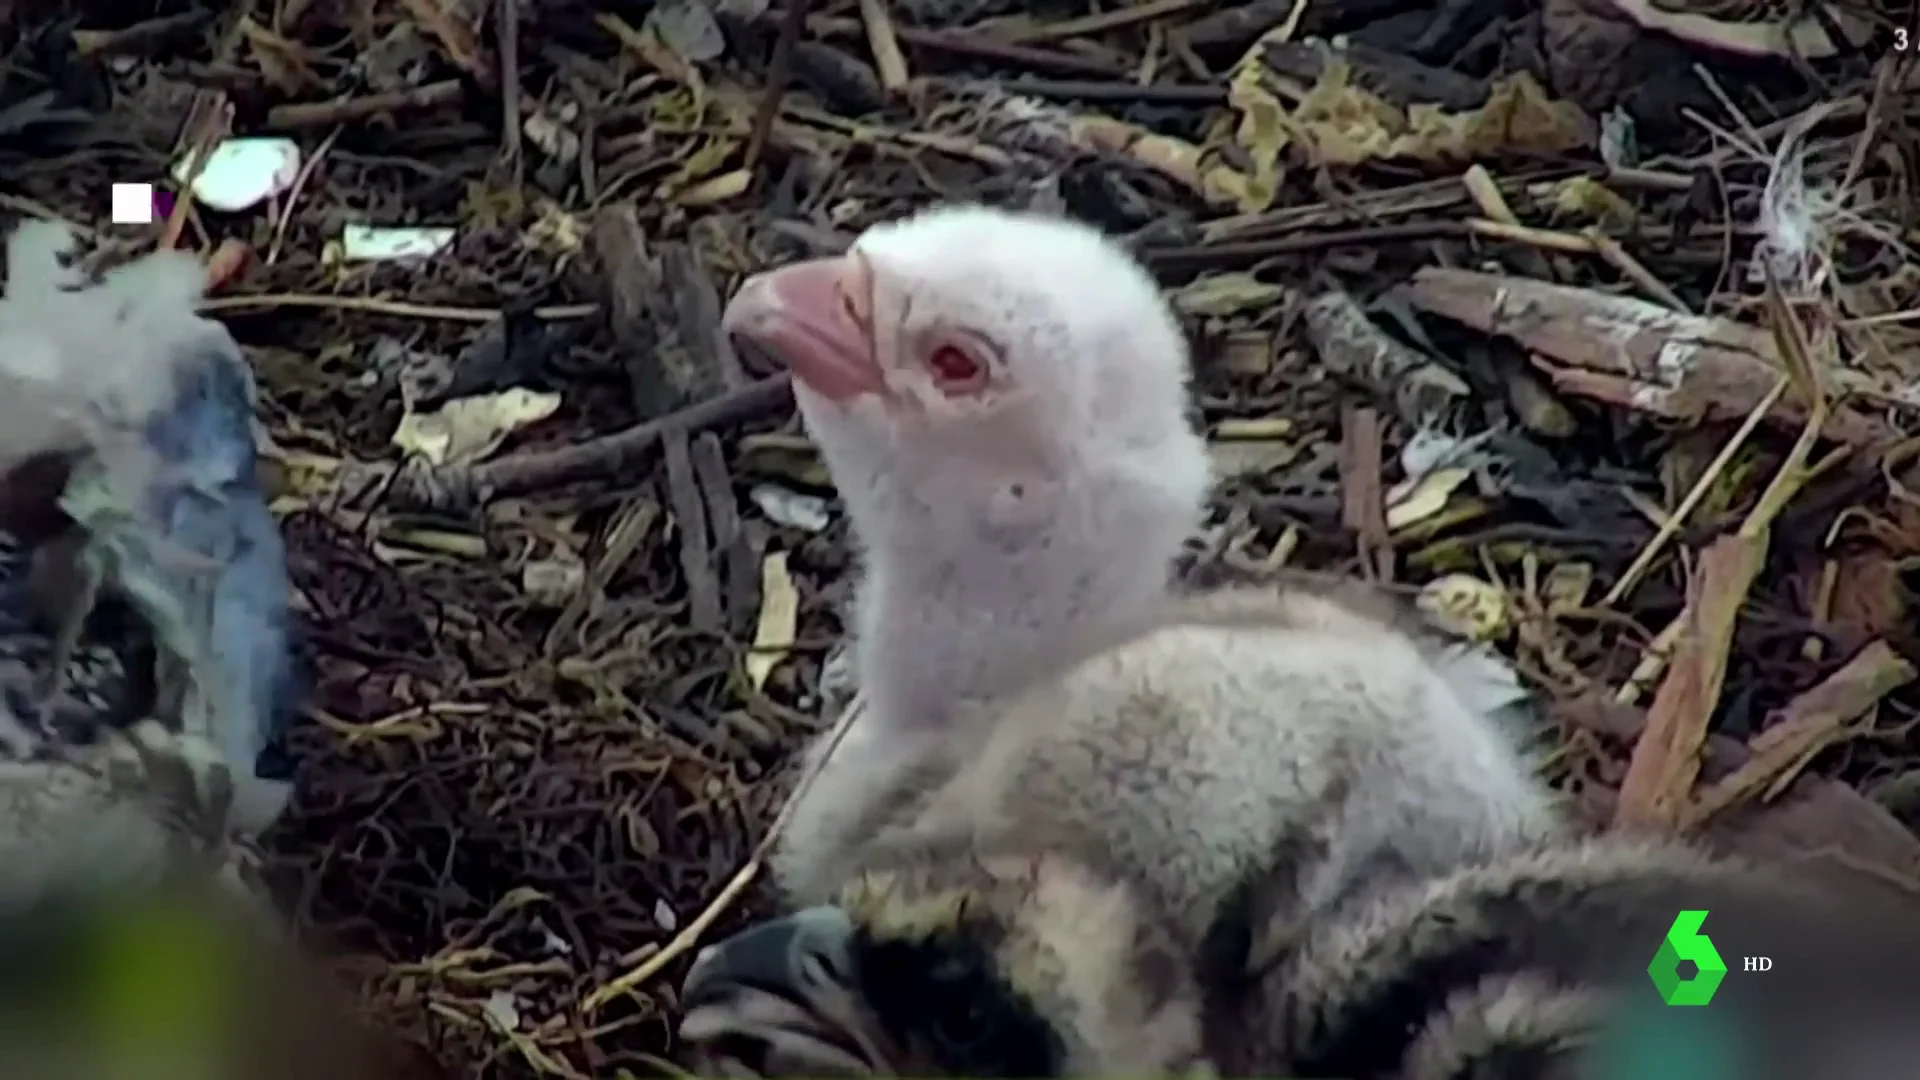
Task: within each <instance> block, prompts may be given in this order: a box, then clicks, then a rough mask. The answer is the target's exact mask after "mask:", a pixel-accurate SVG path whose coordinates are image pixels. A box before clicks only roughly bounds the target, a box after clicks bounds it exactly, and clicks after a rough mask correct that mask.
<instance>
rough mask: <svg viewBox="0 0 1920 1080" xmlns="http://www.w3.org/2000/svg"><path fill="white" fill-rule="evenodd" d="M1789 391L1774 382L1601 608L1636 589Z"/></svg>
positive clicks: (1622, 575) (1611, 591) (1609, 593)
mask: <svg viewBox="0 0 1920 1080" xmlns="http://www.w3.org/2000/svg"><path fill="white" fill-rule="evenodd" d="M1786 392H1787V380H1786V379H1785V378H1784V377H1783V378H1781V379H1780V380H1779V381H1778V382H1776V383H1774V384H1773V389H1772V390H1769V391H1767V396H1766V397H1763V398H1761V399H1760V401H1759V403H1758V404H1756V405H1755V406H1754V407H1753V408H1752V409H1750V410H1748V412H1747V418H1746V419H1745V420H1742V421H1741V422H1740V427H1739V428H1738V429H1737V430H1735V431H1734V433H1733V437H1732V438H1730V439H1728V440H1727V444H1726V445H1725V446H1722V447H1721V448H1720V452H1719V453H1718V454H1715V455H1714V456H1713V460H1712V461H1710V462H1708V463H1707V467H1706V469H1705V470H1704V471H1702V472H1701V474H1700V479H1698V480H1696V481H1694V484H1693V487H1692V488H1690V489H1689V490H1688V491H1687V494H1686V495H1685V496H1684V497H1683V498H1682V499H1681V500H1680V505H1679V506H1677V507H1675V508H1674V510H1673V513H1671V514H1668V515H1667V518H1666V520H1665V521H1663V522H1661V523H1660V530H1659V531H1658V532H1656V533H1654V534H1653V539H1651V540H1648V541H1647V546H1645V547H1643V548H1641V549H1640V554H1638V555H1636V556H1634V558H1633V562H1631V563H1629V564H1627V569H1626V570H1625V572H1623V573H1622V574H1621V575H1620V580H1618V581H1616V582H1614V583H1613V588H1611V589H1608V590H1607V595H1606V596H1604V597H1602V598H1601V600H1600V606H1601V607H1614V606H1616V605H1617V604H1619V603H1620V601H1621V599H1622V598H1623V597H1625V596H1626V595H1627V594H1628V593H1629V592H1632V591H1633V588H1634V586H1636V585H1638V584H1640V578H1641V577H1642V576H1643V575H1644V574H1646V572H1647V568H1648V567H1650V566H1652V565H1653V560H1654V559H1655V558H1656V557H1657V556H1658V555H1659V554H1660V551H1661V549H1663V548H1665V547H1666V546H1667V543H1668V542H1669V541H1671V540H1672V539H1673V538H1674V537H1675V536H1678V535H1679V534H1680V530H1681V529H1683V528H1685V527H1686V524H1687V518H1688V517H1690V516H1691V515H1692V514H1693V512H1694V510H1695V509H1696V508H1698V507H1699V505H1700V502H1701V500H1703V499H1705V498H1706V497H1707V492H1709V491H1711V490H1712V489H1713V485H1714V484H1715V483H1717V482H1718V481H1719V479H1720V477H1721V474H1723V473H1725V472H1726V469H1727V466H1728V465H1729V464H1732V462H1733V457H1734V455H1735V454H1737V453H1739V452H1740V448H1741V447H1742V446H1745V445H1746V444H1747V439H1748V437H1750V436H1751V435H1752V434H1753V432H1754V429H1755V428H1758V427H1759V426H1760V423H1761V421H1763V420H1765V419H1766V418H1767V414H1768V413H1769V412H1772V411H1773V407H1774V406H1775V405H1777V404H1779V403H1780V399H1781V398H1782V397H1784V396H1785V395H1786Z"/></svg>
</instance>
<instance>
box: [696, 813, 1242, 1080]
mask: <svg viewBox="0 0 1920 1080" xmlns="http://www.w3.org/2000/svg"><path fill="white" fill-rule="evenodd" d="M682 1005H683V1006H684V1008H685V1016H684V1019H683V1021H682V1024H681V1029H680V1031H681V1037H682V1038H683V1039H685V1040H686V1041H687V1042H688V1043H689V1044H691V1046H692V1047H693V1051H694V1054H695V1056H696V1057H698V1058H700V1059H702V1060H701V1065H702V1066H703V1072H707V1073H711V1074H714V1075H728V1074H735V1075H737V1074H739V1073H742V1072H745V1073H748V1074H753V1075H762V1076H782V1075H814V1076H818V1075H852V1076H859V1075H883V1076H1008V1077H1011V1076H1026V1077H1033V1076H1096V1075H1109V1076H1111V1075H1120V1074H1123V1073H1124V1074H1129V1075H1145V1076H1153V1075H1161V1076H1170V1075H1181V1076H1194V1075H1200V1074H1203V1073H1204V1072H1205V1065H1204V1063H1203V1062H1202V1061H1201V1059H1200V1058H1199V1057H1198V1045H1199V1037H1200V1036H1199V1007H1198V995H1197V992H1196V989H1195V986H1194V983H1193V980H1192V977H1191V973H1190V969H1189V967H1188V966H1187V965H1186V964H1185V963H1184V961H1183V959H1182V955H1181V953H1180V952H1179V951H1178V950H1177V948H1176V947H1175V946H1174V945H1173V943H1172V940H1171V938H1170V937H1168V936H1167V935H1166V933H1165V932H1164V931H1163V930H1162V929H1161V927H1160V924H1159V922H1158V921H1157V920H1156V919H1155V918H1154V917H1153V916H1152V915H1151V914H1150V909H1149V907H1148V906H1147V905H1146V904H1144V903H1143V902H1142V901H1141V899H1140V898H1139V897H1138V896H1137V895H1136V894H1135V892H1134V891H1133V890H1131V889H1130V888H1128V887H1126V886H1125V885H1123V884H1121V883H1118V882H1116V881H1114V880H1112V879H1110V878H1108V877H1106V876H1104V875H1102V874H1100V873H1098V872H1096V871H1094V870H1092V869H1090V868H1089V865H1088V864H1087V863H1085V862H1082V861H1080V860H1076V859H1072V858H1068V857H1066V856H1063V855H1061V854H1058V853H1054V852H1050V851H1048V852H1039V853H1031V852H1023V851H1020V850H1018V849H1014V848H1011V847H1009V848H1007V849H1006V850H1005V851H1004V853H978V852H976V851H973V850H971V849H970V848H969V849H967V850H962V848H961V847H960V846H953V847H947V848H943V849H940V850H935V849H932V848H929V849H924V850H921V851H918V852H916V853H914V854H910V855H902V854H900V853H897V852H896V853H894V854H892V855H885V856H882V857H881V858H880V860H879V861H878V862H876V863H875V864H873V865H871V866H870V867H869V868H868V869H867V870H866V871H864V872H862V873H860V874H858V875H856V876H855V877H854V878H852V879H851V880H850V881H849V882H848V884H847V885H846V886H845V887H844V888H843V889H842V890H841V893H840V896H839V899H838V902H837V903H836V904H834V905H831V906H821V907H814V908H808V909H805V910H803V911H800V912H797V913H795V914H792V915H788V916H786V917H784V918H779V919H774V920H772V921H769V922H765V923H761V924H759V925H757V926H754V927H752V928H749V929H748V930H745V931H743V932H741V933H739V934H737V935H735V936H734V937H732V938H730V939H728V940H726V941H724V942H722V943H721V944H719V945H717V946H715V947H714V948H712V949H710V950H708V951H707V952H706V953H705V954H704V955H703V956H702V957H701V958H700V960H699V961H698V962H697V963H696V964H695V966H694V969H693V971H692V972H691V973H690V974H689V975H688V978H687V983H686V987H685V990H684V992H683V995H682Z"/></svg>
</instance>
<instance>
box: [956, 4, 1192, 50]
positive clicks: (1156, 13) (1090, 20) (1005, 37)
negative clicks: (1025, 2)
mask: <svg viewBox="0 0 1920 1080" xmlns="http://www.w3.org/2000/svg"><path fill="white" fill-rule="evenodd" d="M1212 2H1213V0H1150V2H1149V3H1145V4H1136V5H1134V6H1132V7H1124V8H1121V9H1119V10H1118V11H1108V12H1103V13H1101V14H1099V15H1086V16H1082V17H1081V18H1077V19H1062V20H1061V21H1059V22H1050V23H1047V24H1046V25H1044V26H1024V27H1020V28H1018V29H1014V28H1007V29H995V30H992V31H989V33H991V34H992V35H993V37H994V38H995V39H996V40H999V41H1005V42H1008V43H1010V44H1020V45H1025V44H1030V43H1033V42H1036V41H1072V40H1077V39H1079V38H1084V37H1091V36H1092V35H1094V34H1100V33H1105V32H1106V31H1108V30H1118V29H1120V28H1121V27H1123V26H1132V25H1134V24H1135V23H1143V22H1152V21H1153V20H1155V19H1158V18H1161V17H1162V16H1166V15H1178V14H1180V13H1181V12H1183V11H1186V10H1187V9H1189V8H1197V7H1202V6H1204V5H1206V4H1209V3H1212Z"/></svg>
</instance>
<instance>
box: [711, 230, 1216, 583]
mask: <svg viewBox="0 0 1920 1080" xmlns="http://www.w3.org/2000/svg"><path fill="white" fill-rule="evenodd" d="M726 327H727V329H728V331H729V332H730V333H732V334H733V335H734V336H735V337H736V338H737V339H743V340H745V341H748V342H750V343H751V344H753V345H754V346H757V347H758V348H760V349H762V350H764V351H766V352H769V353H772V354H773V355H774V356H776V357H778V358H779V359H781V360H783V361H784V362H785V363H787V364H788V365H789V366H790V367H791V368H792V370H793V375H794V385H795V388H794V394H795V397H796V399H797V400H798V402H799V406H800V410H801V412H802V414H803V416H804V417H805V420H806V423H807V428H808V431H809V432H810V434H811V435H812V436H813V438H814V440H815V442H816V443H817V444H818V445H819V446H820V450H821V453H822V454H823V455H824V457H825V459H826V463H827V465H828V467H829V469H830V470H831V471H832V473H833V478H834V482H835V484H836V485H837V486H838V487H839V488H840V491H841V494H842V496H843V497H844V498H845V499H846V500H847V503H848V506H849V508H850V511H851V512H852V513H853V515H854V517H855V524H856V527H857V528H859V529H860V530H861V532H862V533H863V539H864V540H865V541H866V543H868V544H869V545H870V546H878V547H886V546H887V545H888V542H889V538H890V537H892V538H897V539H898V540H899V541H900V542H903V543H912V542H916V541H918V540H919V539H921V538H923V537H924V536H925V535H927V534H929V533H931V534H938V533H940V532H941V531H946V532H949V533H954V534H974V533H978V532H980V531H981V530H982V528H985V529H987V530H989V531H997V532H998V534H999V535H1000V536H1002V537H1003V538H1008V537H1012V536H1016V535H1017V534H1018V533H1020V532H1021V531H1023V530H1041V529H1045V530H1048V535H1049V536H1052V537H1053V538H1055V539H1059V538H1060V537H1059V536H1058V532H1057V530H1068V531H1069V533H1070V535H1069V536H1068V537H1067V538H1068V539H1073V538H1082V537H1084V538H1088V539H1098V540H1100V541H1101V542H1102V543H1103V544H1104V545H1105V547H1106V549H1107V550H1108V552H1109V554H1112V553H1113V548H1114V546H1115V545H1121V546H1128V545H1130V546H1132V547H1134V548H1137V549H1139V550H1141V551H1146V552H1148V553H1149V554H1148V556H1147V557H1148V558H1151V559H1153V560H1156V561H1159V560H1164V559H1166V558H1170V557H1171V555H1172V554H1173V553H1174V552H1176V551H1177V550H1178V547H1179V544H1180V542H1181V540H1183V539H1184V538H1185V536H1186V534H1187V533H1188V532H1189V531H1190V530H1191V529H1192V528H1193V526H1194V523H1195V517H1196V515H1197V513H1198V510H1199V507H1200V504H1201V501H1202V500H1203V499H1204V497H1205V495H1206V491H1207V487H1208V483H1209V474H1208V461H1207V456H1206V447H1205V443H1204V442H1203V440H1202V439H1201V438H1200V436H1199V435H1198V433H1197V432H1195V431H1194V429H1193V427H1192V425H1191V424H1190V423H1189V421H1188V418H1187V380H1188V376H1189V363H1188V355H1187V345H1186V339H1185V338H1184V336H1183V335H1182V333H1181V330H1180V327H1179V325H1178V324H1177V322H1176V321H1175V319H1174V317H1173V315H1172V312H1171V311H1170V310H1169V308H1168V306H1167V304H1166V302H1165V300H1164V299H1163V298H1162V297H1161V294H1160V290H1159V288H1158V287H1157V286H1156V284H1155V283H1154V281H1153V279H1152V277H1151V276H1149V275H1148V274H1147V272H1146V270H1145V269H1144V268H1142V267H1141V265H1140V264H1139V263H1138V262H1137V261H1135V260H1134V259H1133V257H1132V256H1130V255H1129V254H1128V253H1127V252H1126V251H1125V250H1124V249H1122V248H1121V247H1120V246H1119V245H1117V244H1116V243H1114V242H1113V241H1111V240H1109V239H1108V238H1106V237H1105V236H1103V235H1102V234H1101V233H1100V232H1098V231H1097V230H1095V229H1093V228H1090V227H1088V226H1085V225H1081V224H1078V223H1075V222H1071V221H1067V220H1063V219H1059V218H1052V217H1043V216H1038V215H1032V214H1023V213H1013V212H1009V211H1003V210H994V209H989V208H986V207H980V206H943V207H938V208H935V209H931V210H928V211H926V212H924V213H921V214H919V215H916V216H914V217H910V218H907V219H904V220H901V221H896V222H891V223H888V224H884V225H877V226H874V227H873V228H870V229H868V230H867V231H866V232H864V233H862V234H861V235H860V237H859V239H858V240H857V241H856V242H855V243H854V245H853V248H852V250H850V251H849V252H848V253H847V254H845V255H842V256H836V257H833V258H825V259H816V260H812V261H809V262H803V263H798V264H795V265H791V266H787V267H783V268H781V269H778V270H772V271H768V272H766V273H763V274H758V275H756V276H754V277H752V278H749V279H748V280H747V282H746V283H745V284H744V285H743V286H742V287H741V288H740V291H739V293H738V294H737V295H736V296H735V297H734V299H733V301H732V302H731V303H730V304H729V305H728V308H727V313H726ZM1116 486H1124V488H1125V489H1126V491H1127V494H1126V496H1125V497H1122V498H1115V497H1114V495H1113V489H1114V488H1115V487H1116Z"/></svg>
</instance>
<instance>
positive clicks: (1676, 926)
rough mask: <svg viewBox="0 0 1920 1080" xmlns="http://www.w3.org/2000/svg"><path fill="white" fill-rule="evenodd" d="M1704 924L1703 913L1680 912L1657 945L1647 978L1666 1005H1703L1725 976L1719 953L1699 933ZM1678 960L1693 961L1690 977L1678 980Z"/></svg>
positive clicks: (1705, 937) (1725, 970) (1704, 917)
mask: <svg viewBox="0 0 1920 1080" xmlns="http://www.w3.org/2000/svg"><path fill="white" fill-rule="evenodd" d="M1706 921H1707V913H1706V912H1704V911H1683V912H1681V913H1680V914H1679V915H1677V916H1675V918H1674V920H1673V926H1672V927H1671V928H1670V929H1669V930H1668V931H1667V939H1666V940H1665V941H1663V942H1661V943H1660V951H1659V952H1657V953H1654V954H1653V963H1651V964H1648V965H1647V975H1648V976H1650V977H1651V978H1652V979H1653V987H1654V989H1656V990H1658V991H1660V1000H1661V1001H1664V1002H1666V1003H1667V1004H1669V1005H1705V1004H1706V1003H1707V1002H1709V1001H1712V1000H1713V992H1714V991H1715V990H1718V989H1720V980H1721V979H1724V978H1726V977H1727V965H1726V964H1724V963H1721V961H1720V951H1719V950H1718V949H1715V948H1714V947H1713V942H1712V941H1711V940H1710V939H1708V937H1707V935H1705V934H1703V933H1701V932H1700V927H1701V926H1703V925H1705V924H1706ZM1682 960H1691V961H1693V966H1694V968H1695V969H1696V970H1695V972H1694V975H1693V978H1691V979H1683V978H1681V977H1680V961H1682Z"/></svg>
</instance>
